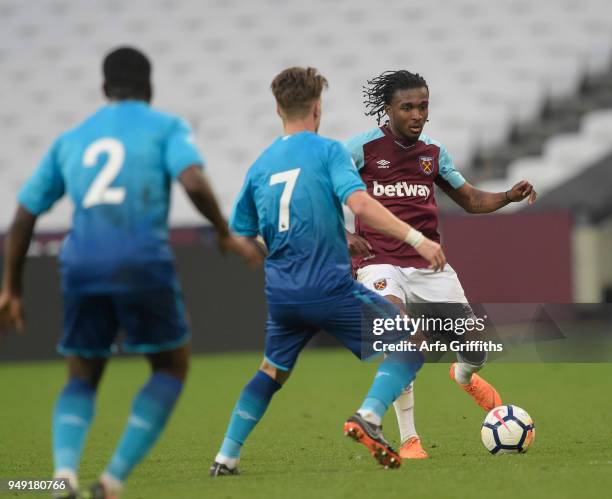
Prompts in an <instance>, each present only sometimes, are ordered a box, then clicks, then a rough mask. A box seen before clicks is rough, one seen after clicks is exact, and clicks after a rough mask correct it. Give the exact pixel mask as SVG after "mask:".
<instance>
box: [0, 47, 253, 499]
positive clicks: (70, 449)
mask: <svg viewBox="0 0 612 499" xmlns="http://www.w3.org/2000/svg"><path fill="white" fill-rule="evenodd" d="M103 72H104V93H105V95H106V97H107V98H108V99H109V101H110V103H109V104H108V105H105V106H104V107H102V108H101V109H99V110H98V111H97V112H95V113H94V114H93V115H91V116H90V117H89V118H87V119H86V120H85V121H84V122H83V123H81V124H79V125H78V126H77V127H75V128H73V129H72V130H69V131H67V132H66V133H64V134H62V135H61V136H60V137H59V138H58V139H57V140H56V141H55V143H54V144H53V146H52V147H51V149H50V150H49V152H48V153H47V154H46V156H45V157H44V158H43V160H42V162H41V163H40V166H39V167H38V169H37V170H36V172H35V173H34V174H33V175H32V177H31V178H30V179H29V180H28V181H27V183H26V184H25V186H24V187H23V188H22V189H21V191H20V192H19V195H18V202H19V205H18V208H17V212H16V215H15V219H14V221H13V223H12V226H11V228H10V230H9V233H8V236H7V239H6V253H5V262H4V276H3V287H2V294H1V295H0V319H2V322H3V323H4V326H7V325H14V326H16V327H17V328H18V329H23V327H24V316H23V305H22V298H21V296H22V273H23V267H24V263H25V256H26V252H27V249H28V246H29V243H30V240H31V236H32V232H33V229H34V225H35V222H36V219H37V217H38V216H39V215H41V214H42V213H44V212H45V211H47V210H49V209H50V208H51V206H52V205H53V204H54V203H55V202H56V201H57V200H58V199H59V198H61V197H62V196H63V195H64V194H67V195H68V196H70V198H71V200H72V201H73V203H74V207H75V208H74V217H73V224H72V230H71V232H70V233H69V234H68V236H67V237H66V240H65V243H64V246H63V248H62V252H61V255H60V263H61V274H62V287H63V294H64V333H63V337H62V339H61V341H60V343H59V345H58V350H59V352H60V353H62V354H63V355H65V356H66V359H67V361H68V366H69V379H68V382H67V384H66V386H65V387H64V390H63V391H62V393H61V395H60V396H59V399H58V400H57V403H56V405H55V410H54V414H53V425H52V427H53V461H54V466H55V473H54V478H58V479H65V480H67V481H68V484H69V490H66V491H65V492H62V493H60V495H58V496H57V497H66V498H71V497H77V486H78V483H77V472H78V465H79V461H80V457H81V451H82V449H83V445H84V443H85V438H86V434H87V431H88V429H89V427H90V425H91V422H92V419H93V417H94V406H95V398H96V389H97V387H98V383H99V382H100V379H101V377H102V374H103V372H104V368H105V366H106V362H107V359H108V357H109V356H110V355H111V351H112V347H113V343H114V341H115V338H116V336H117V333H118V329H119V328H120V327H121V328H122V329H123V330H125V332H126V335H127V338H126V341H125V343H124V345H123V346H124V349H125V350H126V351H129V352H135V353H140V354H144V355H145V356H146V357H147V359H148V360H149V362H150V364H151V368H152V375H151V377H150V379H149V380H148V381H147V383H146V384H145V385H144V386H143V388H142V390H141V391H140V392H139V393H138V394H137V395H136V397H135V399H134V403H133V406H132V413H131V415H130V417H129V420H128V423H127V426H126V428H125V431H124V433H123V436H122V437H121V440H120V442H119V444H118V446H117V448H116V450H115V452H114V454H113V456H112V458H111V460H110V462H109V464H108V466H107V468H106V470H105V471H104V473H103V474H102V475H101V477H100V480H99V482H97V483H95V484H93V485H92V486H91V488H89V489H88V490H84V491H81V492H80V493H79V495H78V497H91V498H113V497H118V496H119V493H120V490H121V488H122V486H123V483H124V481H125V480H126V478H127V477H128V475H129V474H130V472H131V471H132V469H133V468H134V466H136V465H137V464H138V462H140V461H141V460H142V459H143V458H144V457H145V455H146V454H147V453H148V451H149V450H150V449H151V448H152V446H153V445H154V443H155V441H156V440H157V438H158V437H159V436H160V434H161V432H162V430H163V428H164V426H165V424H166V422H167V420H168V418H169V416H170V414H171V412H172V410H173V407H174V405H175V402H176V401H177V399H178V397H179V395H180V393H181V390H182V388H183V382H184V380H185V376H186V374H187V368H188V358H189V340H190V332H189V328H188V325H187V323H186V321H185V313H184V308H183V302H182V298H181V291H180V287H179V284H178V280H177V276H176V272H175V268H174V262H173V255H172V251H171V249H170V247H169V244H168V227H167V218H168V207H169V202H170V184H171V180H173V179H177V180H178V181H179V182H180V183H181V184H182V186H183V187H184V189H185V191H186V192H187V194H188V195H189V197H190V198H191V200H192V202H193V204H194V205H195V206H196V208H197V209H198V210H199V211H200V212H201V213H202V215H204V216H205V217H207V218H208V219H209V220H210V221H211V222H212V224H213V225H214V227H215V229H216V231H217V235H218V243H219V246H220V248H221V249H222V251H227V250H230V251H233V252H236V253H239V254H240V255H241V256H243V257H244V258H245V259H247V260H248V261H249V262H250V263H252V264H254V265H257V264H258V263H261V256H260V255H259V254H258V253H257V252H256V251H254V250H253V248H252V247H251V246H250V245H247V244H245V243H244V242H243V241H241V240H239V239H237V238H234V237H233V236H231V235H230V233H229V232H228V228H227V224H226V221H225V219H224V218H223V216H222V214H221V212H220V210H219V207H218V205H217V202H216V199H215V196H214V194H213V192H212V190H211V188H210V186H209V184H208V182H207V180H206V178H205V177H204V176H203V174H202V167H203V164H204V161H203V159H202V156H201V155H200V153H199V152H198V149H197V148H196V146H195V145H194V143H193V137H192V134H191V130H190V129H189V127H188V126H187V124H186V123H185V122H184V121H183V120H181V119H179V118H177V117H175V116H172V115H170V114H166V113H162V112H159V111H157V110H154V109H152V108H151V107H149V101H150V100H151V95H152V90H151V83H150V72H151V66H150V63H149V60H148V59H147V57H146V56H145V55H144V54H142V53H141V52H139V51H137V50H135V49H132V48H128V47H124V48H119V49H117V50H115V51H113V52H111V53H110V54H108V56H107V57H106V58H105V59H104V64H103Z"/></svg>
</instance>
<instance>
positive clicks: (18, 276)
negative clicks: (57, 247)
mask: <svg viewBox="0 0 612 499" xmlns="http://www.w3.org/2000/svg"><path fill="white" fill-rule="evenodd" d="M35 224H36V217H35V216H34V215H32V214H31V213H30V212H29V211H27V210H26V209H25V208H23V207H22V206H18V207H17V211H16V213H15V217H14V218H13V222H12V224H11V227H10V229H9V231H8V234H7V235H6V240H5V243H4V271H3V279H2V292H1V293H0V331H1V330H3V329H5V328H13V327H14V328H16V329H17V330H18V331H23V329H24V327H25V319H24V311H23V302H22V297H21V296H22V291H23V268H24V264H25V259H26V255H27V253H28V247H29V246H30V241H31V240H32V233H33V232H34V225H35Z"/></svg>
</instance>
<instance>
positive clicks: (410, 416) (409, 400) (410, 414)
mask: <svg viewBox="0 0 612 499" xmlns="http://www.w3.org/2000/svg"><path fill="white" fill-rule="evenodd" d="M393 407H394V408H395V415H396V416H397V424H398V426H399V431H400V441H401V443H402V444H403V443H404V442H405V441H406V440H408V439H409V438H410V437H418V435H417V431H416V428H415V426H414V382H412V383H410V384H409V385H408V386H407V387H406V388H405V389H404V391H403V392H402V393H401V394H400V396H399V397H397V399H396V400H395V402H393Z"/></svg>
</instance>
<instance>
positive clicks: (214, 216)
mask: <svg viewBox="0 0 612 499" xmlns="http://www.w3.org/2000/svg"><path fill="white" fill-rule="evenodd" d="M178 179H179V182H180V183H181V185H182V186H183V189H185V192H186V193H187V196H189V199H191V202H192V203H193V205H194V206H195V207H196V208H197V210H198V211H199V212H200V213H201V214H202V215H204V216H205V217H206V218H207V219H208V220H209V221H210V223H212V224H213V226H214V228H215V230H216V231H217V236H218V243H219V249H220V250H221V252H222V253H224V254H225V253H227V252H232V253H236V254H237V255H239V256H240V257H242V259H243V260H244V261H245V262H246V263H247V264H248V265H249V266H252V267H256V266H258V265H261V263H262V261H263V257H262V255H261V252H260V251H259V249H258V248H257V246H256V245H255V244H253V243H252V242H251V241H247V240H246V239H245V238H238V237H234V236H233V235H232V234H230V231H229V229H228V227H227V221H226V220H225V217H224V216H223V214H222V213H221V209H220V208H219V203H218V202H217V198H216V196H215V193H214V192H213V190H212V187H211V185H210V183H209V182H208V180H206V177H205V176H204V175H203V174H202V170H201V168H200V167H199V166H197V165H192V166H189V167H188V168H186V169H185V170H183V172H181V174H180V175H179V177H178Z"/></svg>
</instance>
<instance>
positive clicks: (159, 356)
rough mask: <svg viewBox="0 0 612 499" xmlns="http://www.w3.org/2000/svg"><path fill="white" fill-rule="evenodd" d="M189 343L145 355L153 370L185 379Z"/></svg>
mask: <svg viewBox="0 0 612 499" xmlns="http://www.w3.org/2000/svg"><path fill="white" fill-rule="evenodd" d="M190 353H191V345H190V344H187V345H183V346H182V347H179V348H175V349H174V350H166V351H164V352H158V353H152V354H149V355H147V358H148V359H149V362H150V363H151V369H153V372H163V373H165V374H168V375H170V376H172V377H174V378H177V379H178V380H180V381H185V378H187V372H188V371H189V356H190Z"/></svg>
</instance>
